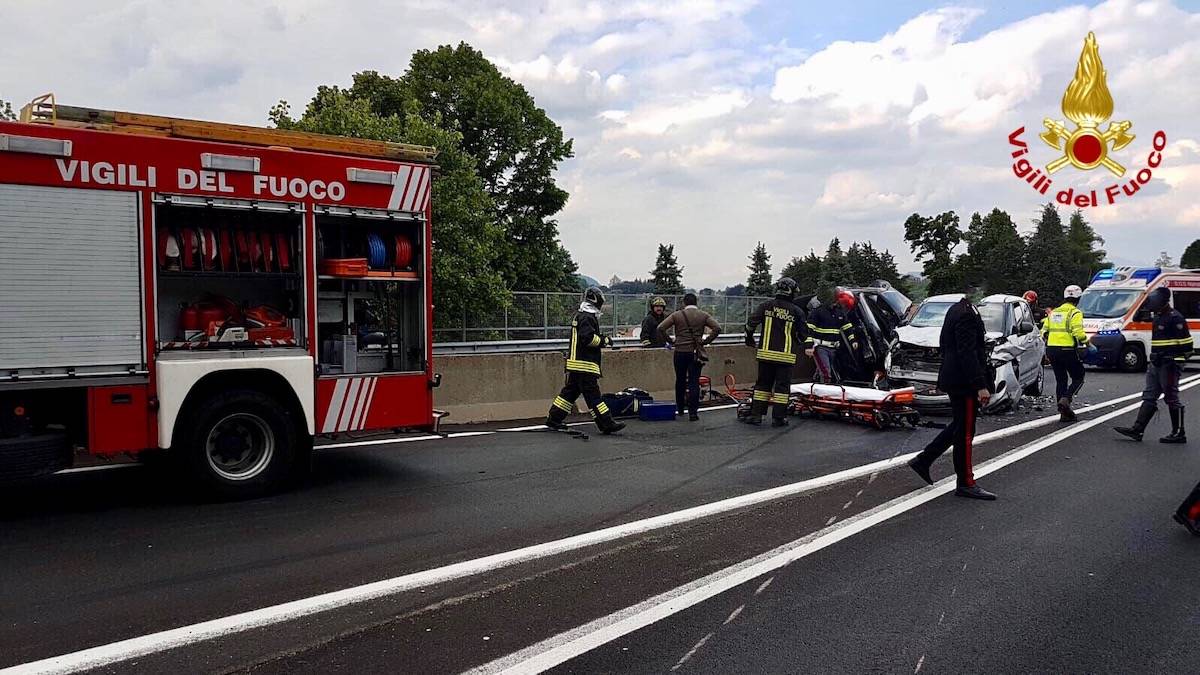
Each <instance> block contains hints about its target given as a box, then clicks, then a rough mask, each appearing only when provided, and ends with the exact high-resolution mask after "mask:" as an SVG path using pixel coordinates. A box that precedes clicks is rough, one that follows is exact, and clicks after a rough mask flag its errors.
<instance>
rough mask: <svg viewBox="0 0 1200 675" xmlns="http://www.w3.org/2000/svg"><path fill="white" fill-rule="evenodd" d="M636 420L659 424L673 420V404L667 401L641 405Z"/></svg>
mask: <svg viewBox="0 0 1200 675" xmlns="http://www.w3.org/2000/svg"><path fill="white" fill-rule="evenodd" d="M638 419H640V420H642V421H643V422H661V421H663V420H673V419H675V404H674V403H673V402H669V401H661V402H658V401H652V402H650V403H643V404H642V405H641V407H640V408H639V410H638Z"/></svg>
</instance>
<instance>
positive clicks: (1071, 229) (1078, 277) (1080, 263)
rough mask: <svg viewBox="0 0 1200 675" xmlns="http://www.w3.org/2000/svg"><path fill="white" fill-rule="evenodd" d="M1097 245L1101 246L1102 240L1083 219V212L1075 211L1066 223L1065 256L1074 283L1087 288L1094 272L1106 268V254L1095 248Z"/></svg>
mask: <svg viewBox="0 0 1200 675" xmlns="http://www.w3.org/2000/svg"><path fill="white" fill-rule="evenodd" d="M1097 245H1099V246H1103V245H1104V239H1102V238H1100V236H1099V235H1097V234H1096V231H1095V230H1094V229H1092V226H1091V225H1089V224H1088V222H1087V221H1086V220H1084V219H1083V212H1082V211H1080V210H1079V209H1076V210H1075V212H1074V213H1072V214H1071V219H1070V220H1069V221H1068V223H1067V255H1068V256H1069V257H1070V261H1071V278H1072V279H1074V280H1075V281H1074V283H1077V284H1079V285H1080V286H1087V283H1088V281H1090V280H1091V278H1092V277H1093V276H1095V274H1096V272H1098V271H1100V270H1101V269H1104V268H1105V267H1106V265H1105V262H1104V257H1105V256H1107V255H1108V253H1107V252H1106V251H1105V250H1103V249H1098V248H1096V246H1097Z"/></svg>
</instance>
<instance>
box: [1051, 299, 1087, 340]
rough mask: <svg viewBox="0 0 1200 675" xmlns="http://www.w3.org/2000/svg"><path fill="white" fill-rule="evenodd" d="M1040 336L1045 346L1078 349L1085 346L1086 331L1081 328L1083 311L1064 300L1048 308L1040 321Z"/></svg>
mask: <svg viewBox="0 0 1200 675" xmlns="http://www.w3.org/2000/svg"><path fill="white" fill-rule="evenodd" d="M1042 337H1044V338H1045V339H1046V346H1047V347H1066V348H1068V349H1079V348H1080V347H1086V346H1087V333H1085V332H1084V330H1083V312H1082V311H1080V310H1079V308H1078V307H1076V306H1075V305H1073V304H1071V303H1069V302H1064V303H1063V304H1061V305H1059V306H1058V307H1055V308H1054V309H1052V310H1050V313H1049V314H1048V315H1046V320H1045V321H1043V322H1042Z"/></svg>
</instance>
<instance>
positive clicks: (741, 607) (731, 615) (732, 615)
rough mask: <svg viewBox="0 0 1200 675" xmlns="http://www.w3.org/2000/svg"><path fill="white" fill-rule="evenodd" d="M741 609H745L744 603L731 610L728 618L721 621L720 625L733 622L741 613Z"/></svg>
mask: <svg viewBox="0 0 1200 675" xmlns="http://www.w3.org/2000/svg"><path fill="white" fill-rule="evenodd" d="M743 609H746V605H745V603H743V604H741V605H739V606H738V608H737V609H735V610H733V613H732V614H730V615H729V618H727V619H725V623H723V624H721V625H722V626H728V625H729V624H731V623H733V621H734V619H737V618H738V615H739V614H741V613H742V610H743Z"/></svg>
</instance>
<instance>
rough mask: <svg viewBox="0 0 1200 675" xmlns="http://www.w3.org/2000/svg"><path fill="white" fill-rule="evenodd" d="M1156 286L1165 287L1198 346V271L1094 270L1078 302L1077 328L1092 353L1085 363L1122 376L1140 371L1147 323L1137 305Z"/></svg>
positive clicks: (1146, 344) (1146, 349)
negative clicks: (1080, 314) (1120, 372)
mask: <svg viewBox="0 0 1200 675" xmlns="http://www.w3.org/2000/svg"><path fill="white" fill-rule="evenodd" d="M1159 286H1166V287H1167V288H1169V289H1171V303H1172V304H1173V305H1174V306H1175V309H1177V310H1179V311H1180V312H1181V313H1182V314H1183V316H1184V318H1186V319H1187V322H1188V327H1189V328H1190V329H1191V332H1192V336H1193V337H1195V338H1197V340H1198V344H1200V270H1183V269H1178V268H1170V267H1117V268H1114V269H1106V270H1100V272H1098V273H1097V274H1096V276H1095V277H1093V278H1092V282H1091V284H1090V285H1089V286H1088V287H1087V289H1086V290H1084V292H1083V297H1082V298H1081V299H1080V301H1079V309H1080V310H1082V311H1083V316H1084V320H1083V328H1084V330H1085V331H1087V334H1088V336H1089V339H1090V340H1091V343H1092V344H1093V345H1095V346H1096V349H1097V352H1096V353H1095V354H1094V355H1093V356H1092V357H1090V358H1089V361H1088V362H1089V363H1091V364H1093V365H1097V366H1101V367H1105V368H1118V369H1120V370H1124V371H1126V372H1138V371H1142V370H1145V368H1146V361H1147V360H1148V359H1149V357H1150V329H1151V321H1152V319H1151V316H1150V312H1149V311H1148V310H1145V309H1142V303H1143V301H1144V300H1145V299H1146V295H1147V294H1148V293H1149V292H1150V291H1152V290H1154V289H1156V288H1158V287H1159Z"/></svg>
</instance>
